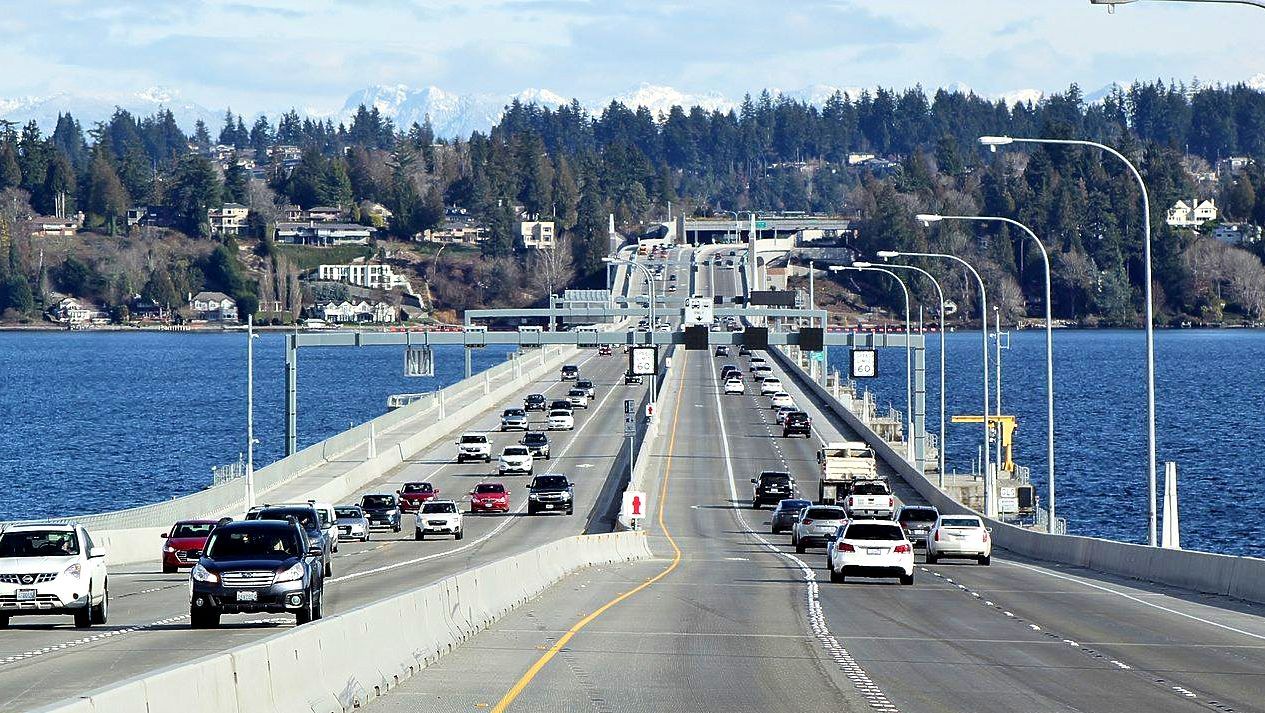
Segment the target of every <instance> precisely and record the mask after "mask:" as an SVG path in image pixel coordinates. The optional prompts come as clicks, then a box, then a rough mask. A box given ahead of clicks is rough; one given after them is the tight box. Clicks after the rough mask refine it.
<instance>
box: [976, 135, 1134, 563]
mask: <svg viewBox="0 0 1265 713" xmlns="http://www.w3.org/2000/svg"><path fill="white" fill-rule="evenodd" d="M979 142H980V143H981V144H983V145H984V146H988V147H990V148H992V149H993V150H994V151H995V150H997V147H998V146H1007V145H1009V144H1014V143H1022V144H1054V145H1060V146H1088V147H1090V148H1096V149H1099V150H1100V151H1105V152H1107V153H1109V154H1111V155H1112V156H1115V157H1116V158H1118V159H1120V161H1122V162H1123V163H1124V165H1125V166H1128V168H1129V172H1130V173H1132V174H1133V178H1134V179H1135V180H1136V181H1137V183H1138V188H1139V189H1140V190H1141V191H1142V225H1143V231H1144V233H1145V235H1144V237H1145V242H1144V243H1143V259H1144V261H1145V263H1146V264H1145V265H1144V279H1145V280H1146V285H1145V292H1146V451H1147V453H1146V455H1147V469H1146V470H1147V485H1148V489H1149V495H1150V512H1149V518H1148V523H1147V524H1148V527H1147V542H1148V543H1149V544H1150V545H1151V546H1152V547H1155V546H1157V545H1158V544H1159V541H1158V536H1157V535H1158V533H1157V527H1156V526H1157V520H1158V513H1157V511H1156V496H1155V461H1156V456H1155V451H1156V447H1155V299H1154V297H1153V296H1152V294H1151V293H1152V289H1151V197H1150V194H1148V193H1147V190H1146V181H1143V180H1142V173H1141V172H1140V171H1138V168H1137V166H1134V165H1133V162H1132V161H1130V160H1129V159H1128V158H1126V157H1125V155H1124V154H1122V153H1120V152H1119V151H1117V150H1115V149H1113V148H1111V147H1110V146H1107V145H1105V144H1100V143H1098V142H1096V141H1083V140H1079V139H1031V138H1014V137H1010V136H981V137H980V140H979ZM1050 519H1051V520H1053V519H1054V518H1053V517H1051V518H1050ZM1052 526H1053V525H1051V527H1052Z"/></svg>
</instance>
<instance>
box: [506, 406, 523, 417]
mask: <svg viewBox="0 0 1265 713" xmlns="http://www.w3.org/2000/svg"><path fill="white" fill-rule="evenodd" d="M502 415H503V416H510V417H512V416H522V415H523V410H522V409H521V408H507V409H505V413H504V414H502Z"/></svg>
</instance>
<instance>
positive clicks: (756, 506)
mask: <svg viewBox="0 0 1265 713" xmlns="http://www.w3.org/2000/svg"><path fill="white" fill-rule="evenodd" d="M751 509H752V510H759V509H760V501H759V500H752V501H751Z"/></svg>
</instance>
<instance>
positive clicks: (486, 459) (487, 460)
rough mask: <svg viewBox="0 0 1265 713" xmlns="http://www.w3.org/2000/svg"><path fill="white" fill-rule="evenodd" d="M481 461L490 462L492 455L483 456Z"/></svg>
mask: <svg viewBox="0 0 1265 713" xmlns="http://www.w3.org/2000/svg"><path fill="white" fill-rule="evenodd" d="M483 462H484V463H491V462H492V456H488V457H486V458H484V459H483Z"/></svg>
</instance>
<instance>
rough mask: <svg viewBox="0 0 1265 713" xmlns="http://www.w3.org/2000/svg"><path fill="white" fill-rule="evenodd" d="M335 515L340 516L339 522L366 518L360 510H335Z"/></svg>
mask: <svg viewBox="0 0 1265 713" xmlns="http://www.w3.org/2000/svg"><path fill="white" fill-rule="evenodd" d="M334 514H335V515H337V516H338V519H339V520H342V519H344V518H345V519H349V520H356V519H359V518H362V517H364V516H365V514H364V512H363V511H361V509H360V508H335V509H334Z"/></svg>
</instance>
